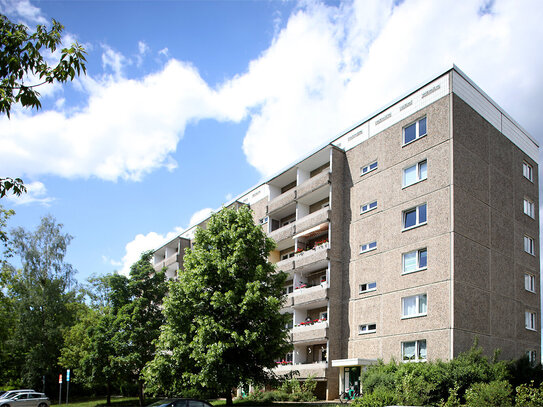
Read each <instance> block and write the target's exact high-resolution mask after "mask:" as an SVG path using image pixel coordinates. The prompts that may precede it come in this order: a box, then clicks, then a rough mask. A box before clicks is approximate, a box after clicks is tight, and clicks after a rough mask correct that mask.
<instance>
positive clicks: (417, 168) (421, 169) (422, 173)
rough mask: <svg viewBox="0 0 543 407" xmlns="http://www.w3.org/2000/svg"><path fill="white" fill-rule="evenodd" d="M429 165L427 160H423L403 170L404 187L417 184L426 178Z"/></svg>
mask: <svg viewBox="0 0 543 407" xmlns="http://www.w3.org/2000/svg"><path fill="white" fill-rule="evenodd" d="M427 172H428V165H427V161H426V160H424V161H421V162H420V163H418V164H415V165H412V166H411V167H409V168H405V169H404V170H403V187H404V188H405V187H408V186H409V185H413V184H416V183H417V182H419V181H422V180H425V179H426V177H427Z"/></svg>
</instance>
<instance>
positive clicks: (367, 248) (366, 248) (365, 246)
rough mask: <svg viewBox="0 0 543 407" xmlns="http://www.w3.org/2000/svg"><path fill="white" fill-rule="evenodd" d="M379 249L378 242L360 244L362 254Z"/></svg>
mask: <svg viewBox="0 0 543 407" xmlns="http://www.w3.org/2000/svg"><path fill="white" fill-rule="evenodd" d="M375 249H377V242H371V243H366V244H363V245H361V246H360V254H362V253H366V252H369V251H372V250H375Z"/></svg>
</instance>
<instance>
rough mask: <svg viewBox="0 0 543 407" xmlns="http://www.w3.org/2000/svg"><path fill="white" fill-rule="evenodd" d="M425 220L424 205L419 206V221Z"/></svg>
mask: <svg viewBox="0 0 543 407" xmlns="http://www.w3.org/2000/svg"><path fill="white" fill-rule="evenodd" d="M424 222H426V205H421V206H419V223H424Z"/></svg>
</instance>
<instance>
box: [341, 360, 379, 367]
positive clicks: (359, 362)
mask: <svg viewBox="0 0 543 407" xmlns="http://www.w3.org/2000/svg"><path fill="white" fill-rule="evenodd" d="M376 363H377V359H360V358H352V359H336V360H332V367H347V366H369V365H374V364H376Z"/></svg>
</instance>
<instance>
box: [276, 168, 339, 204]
mask: <svg viewBox="0 0 543 407" xmlns="http://www.w3.org/2000/svg"><path fill="white" fill-rule="evenodd" d="M329 183H330V172H329V171H325V172H321V173H320V174H317V175H315V176H314V177H312V178H309V179H308V180H307V181H305V182H303V183H302V184H301V185H298V186H296V187H294V188H292V189H289V190H288V191H285V192H283V193H282V194H281V195H279V196H277V197H275V198H273V199H272V200H270V202H269V204H268V213H272V212H274V211H277V210H279V209H281V208H284V207H285V206H287V205H289V204H291V203H293V202H294V201H295V200H298V199H301V198H303V197H304V196H306V195H308V194H310V193H311V192H313V191H316V190H318V189H319V188H321V187H323V186H324V185H327V184H329Z"/></svg>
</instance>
